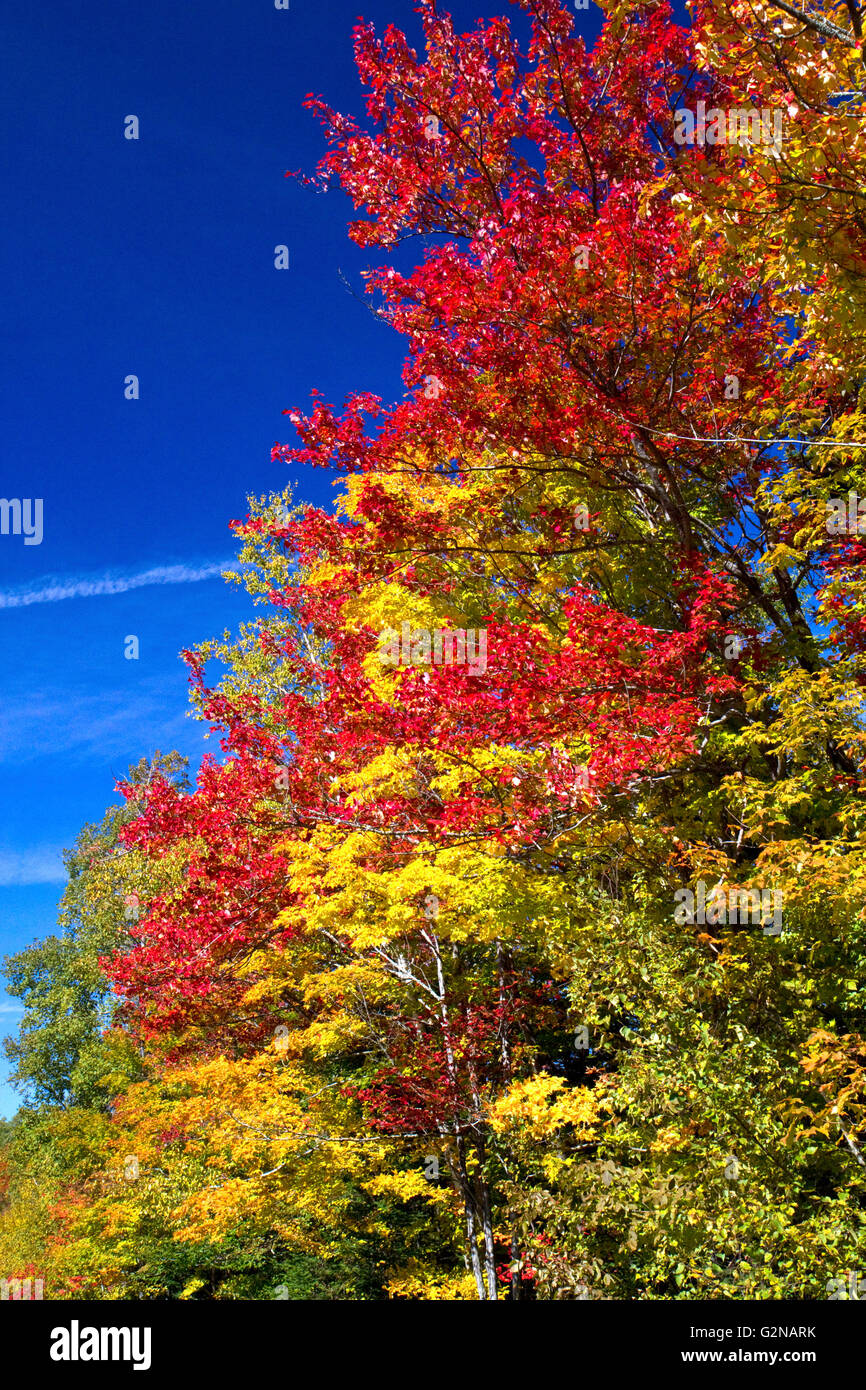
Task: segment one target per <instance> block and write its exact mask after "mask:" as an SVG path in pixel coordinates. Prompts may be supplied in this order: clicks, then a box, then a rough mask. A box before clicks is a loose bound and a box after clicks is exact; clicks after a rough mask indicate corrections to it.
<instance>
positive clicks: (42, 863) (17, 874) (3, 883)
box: [0, 846, 68, 888]
mask: <svg viewBox="0 0 866 1390" xmlns="http://www.w3.org/2000/svg"><path fill="white" fill-rule="evenodd" d="M67 877H68V875H67V873H66V869H65V868H64V865H63V850H62V849H61V848H60V847H59V846H58V848H57V849H51V848H44V847H39V848H36V849H23V850H17V851H16V850H8V849H0V887H2V888H25V887H27V886H28V885H30V884H33V883H64V882H65V881H66V878H67Z"/></svg>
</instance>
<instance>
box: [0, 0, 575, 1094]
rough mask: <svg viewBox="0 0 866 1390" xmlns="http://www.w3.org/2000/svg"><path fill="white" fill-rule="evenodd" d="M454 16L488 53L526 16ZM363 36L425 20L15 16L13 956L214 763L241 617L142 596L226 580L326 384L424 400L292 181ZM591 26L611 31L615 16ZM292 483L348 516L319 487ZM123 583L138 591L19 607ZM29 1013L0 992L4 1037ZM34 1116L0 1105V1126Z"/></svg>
mask: <svg viewBox="0 0 866 1390" xmlns="http://www.w3.org/2000/svg"><path fill="white" fill-rule="evenodd" d="M448 8H450V10H451V13H452V14H453V15H454V16H455V19H456V20H457V22H458V24H459V26H460V27H462V28H469V27H472V26H473V24H474V21H475V19H476V18H477V17H478V16H479V15H485V16H489V15H491V14H496V13H499V12H501V11H502V9H503V8H505V6H504V3H503V0H471V3H468V4H467V3H464V0H456V2H455V3H453V4H451V5H450V6H449V7H448ZM359 13H360V14H363V17H364V18H365V19H368V20H372V21H373V22H374V23H375V24H376V25H377V26H378V27H380V28H381V27H382V26H383V25H384V24H386V23H388V22H393V23H396V24H398V25H399V26H401V27H403V28H406V29H407V30H408V32H409V33H410V34H411V35H412V36H413V39H414V40H416V41H417V39H418V37H419V28H418V24H417V16H415V14H414V13H413V10H412V5H411V3H410V2H409V0H352V2H351V3H346V0H291V9H290V11H288V12H285V11H278V10H276V9H275V8H274V5H273V0H207V3H205V4H185V3H179V0H146V3H145V0H137V2H136V0H124V3H123V4H120V5H111V4H106V3H105V0H78V3H73V2H72V0H54V3H52V4H51V5H45V6H43V5H39V4H34V3H33V0H10V3H8V4H7V5H6V6H5V7H4V9H3V13H2V16H0V54H2V55H3V57H2V59H0V65H2V69H3V72H2V81H0V112H2V117H0V119H2V128H3V132H4V139H3V152H2V155H0V158H2V161H3V166H2V188H3V193H4V199H3V201H4V215H3V219H2V227H0V258H2V263H0V277H2V283H3V285H4V290H5V296H4V297H5V300H6V307H5V324H4V334H3V337H4V346H5V349H6V351H5V352H4V358H5V363H4V369H3V371H2V373H0V393H2V395H0V401H2V406H0V409H2V422H3V423H2V430H3V434H2V438H3V455H2V469H0V496H3V497H6V498H37V497H41V498H42V499H43V501H44V539H43V541H42V543H41V545H31V546H26V545H25V544H24V543H23V537H21V536H13V535H6V536H0V707H2V711H3V715H2V723H0V954H6V953H7V952H8V951H13V950H18V949H20V948H21V947H22V946H24V945H26V944H27V943H29V942H30V941H32V940H33V939H34V938H37V937H41V936H44V935H46V934H47V933H49V932H50V931H52V930H53V929H54V926H55V910H56V904H57V899H58V897H59V895H60V892H61V889H62V883H63V870H62V864H61V857H60V856H61V850H62V848H63V847H64V846H67V845H70V844H71V843H72V841H73V840H74V838H75V835H76V833H77V831H78V829H79V828H80V826H81V825H82V824H83V823H84V822H86V821H93V820H98V819H99V818H100V817H101V815H102V813H103V811H104V809H105V807H106V806H107V805H108V804H110V803H111V802H112V801H114V800H115V799H116V797H115V793H114V784H115V781H116V779H117V778H118V777H120V776H122V775H123V774H124V773H125V771H126V769H127V767H128V766H129V765H130V764H131V763H133V762H137V761H138V759H139V758H140V757H141V756H142V755H144V754H147V753H150V752H152V751H153V750H154V749H155V748H161V749H163V750H167V749H169V748H178V749H180V750H181V751H182V752H184V753H187V754H188V755H190V756H191V758H192V759H193V763H194V765H195V764H197V762H198V760H199V758H200V756H201V753H202V751H203V748H204V745H203V742H202V737H201V729H200V726H197V725H196V724H195V723H194V722H193V721H192V719H188V718H186V709H187V707H188V706H187V698H186V670H185V667H184V666H183V664H182V662H181V661H180V660H179V659H178V655H177V654H178V652H179V650H180V649H181V647H184V646H188V645H192V644H194V643H195V642H197V641H199V640H201V639H203V638H205V637H208V636H212V635H216V634H218V633H221V632H222V631H223V629H224V628H225V627H227V626H229V627H234V626H236V624H237V622H238V621H239V620H240V619H241V618H242V617H243V616H245V604H244V600H243V598H242V597H241V596H240V595H239V594H237V592H236V591H235V590H234V589H233V588H230V587H229V586H227V585H226V584H225V583H224V582H223V581H222V580H221V579H220V578H219V577H212V578H209V579H203V580H201V579H200V580H194V579H192V578H191V577H190V576H189V575H188V577H187V578H186V580H185V582H182V583H179V582H173V583H168V582H163V583H160V584H152V583H151V584H146V585H143V586H140V587H131V588H128V589H126V587H125V586H126V584H127V582H132V581H134V580H135V579H136V577H137V576H141V575H142V574H143V573H145V572H147V571H151V570H156V571H163V570H166V569H167V570H169V571H171V570H172V569H173V567H177V566H182V567H186V569H187V571H192V572H198V571H199V570H201V569H207V568H208V567H209V566H210V567H212V566H217V565H219V564H220V563H221V562H223V563H224V562H226V561H228V560H229V559H230V558H231V556H232V553H233V547H232V540H231V536H230V534H229V532H228V530H227V523H228V521H229V520H230V519H231V518H232V517H238V516H242V515H244V514H245V510H246V509H245V502H244V499H245V497H246V496H247V495H248V494H249V493H258V494H261V493H263V492H268V491H274V490H277V489H280V488H282V487H284V486H285V484H286V483H287V482H288V481H289V473H288V470H287V469H286V467H285V465H282V464H272V463H271V461H270V456H269V455H270V448H271V445H272V444H273V443H274V441H275V440H276V439H279V440H281V441H284V440H287V439H289V438H290V437H291V431H290V427H289V426H288V424H287V422H286V421H285V420H284V418H283V417H282V415H281V411H282V410H283V409H284V408H286V407H289V406H292V405H302V406H303V405H306V404H307V403H308V400H309V393H310V391H311V389H312V388H314V387H316V388H318V389H319V390H320V391H321V392H322V393H323V395H324V397H325V399H326V400H329V401H332V402H335V403H339V402H341V401H342V400H343V399H344V397H345V395H346V394H347V393H348V392H350V391H352V390H371V391H374V392H376V393H377V394H379V395H382V396H383V397H384V398H385V399H386V400H393V399H396V398H398V397H399V396H400V395H401V394H402V392H403V390H404V387H403V384H402V382H401V380H400V368H401V364H402V360H403V346H402V343H401V340H400V339H399V338H397V337H396V335H394V334H392V333H391V331H390V330H389V329H387V328H386V327H384V326H383V325H381V324H380V323H378V322H377V321H376V320H375V319H374V318H373V316H372V315H371V314H370V313H369V312H368V310H367V309H366V308H365V306H364V305H363V304H361V303H359V302H358V301H357V300H356V299H354V298H353V297H352V296H351V295H350V294H349V293H348V292H347V291H346V289H345V288H344V286H343V284H342V283H341V281H340V278H339V271H342V272H343V274H344V275H345V276H346V277H347V278H348V279H349V280H350V281H351V282H352V283H353V284H354V285H355V286H356V287H357V288H358V289H360V275H359V272H360V271H361V270H362V269H363V268H364V267H366V266H367V265H369V264H374V263H375V262H376V257H375V256H374V257H371V256H370V253H368V252H363V251H361V250H359V249H358V248H356V247H355V246H354V245H353V244H352V243H351V242H349V240H348V238H347V236H346V230H345V228H346V222H347V220H348V217H349V215H350V207H349V204H348V201H347V200H346V199H345V198H344V197H343V195H342V194H341V193H339V192H338V191H337V190H336V189H332V190H331V191H329V192H328V194H327V195H323V194H320V193H316V192H314V191H313V190H311V189H306V188H304V187H303V186H301V185H299V184H297V183H296V182H294V181H292V180H289V179H286V178H284V177H283V175H284V172H285V170H286V169H289V168H291V169H297V168H306V169H308V170H310V171H312V168H313V166H314V164H315V162H316V160H317V159H318V158H319V157H320V156H321V154H322V153H323V152H324V139H323V136H322V133H321V130H320V127H319V125H318V123H317V122H316V120H315V119H314V118H313V117H312V115H311V114H310V113H308V112H305V111H304V110H303V109H302V101H303V99H304V96H305V95H306V93H307V92H309V91H313V92H316V93H317V94H321V95H322V96H324V97H325V98H326V99H327V100H328V101H329V102H330V103H331V104H332V105H335V106H337V107H338V108H342V109H344V110H347V111H353V112H355V113H358V114H361V112H362V107H361V100H362V94H361V88H360V85H359V83H358V79H357V75H356V72H355V68H354V64H353V60H352V47H351V29H352V25H353V23H354V21H355V19H356V18H357V17H358V15H359ZM580 19H581V25H582V27H583V26H585V28H586V32H587V34H591V33H594V32H596V31H597V28H598V19H599V12H598V11H597V10H595V7H591V8H590V12H589V13H588V14H586V15H581V16H580ZM130 114H134V115H137V116H138V118H139V121H140V138H139V140H137V141H131V140H126V139H125V138H124V118H125V117H126V116H127V115H130ZM280 243H285V244H286V245H288V247H289V250H290V256H291V268H290V269H289V270H288V271H277V270H275V269H274V247H275V246H276V245H277V244H280ZM130 373H134V374H136V375H137V376H138V377H139V378H140V391H141V397H140V399H139V400H137V401H127V400H125V399H124V379H125V378H126V376H127V375H128V374H130ZM297 481H298V494H299V496H300V497H302V498H308V499H311V500H315V501H326V500H327V499H329V498H330V496H331V495H332V494H331V482H330V480H329V479H327V478H325V477H324V476H323V475H321V474H316V475H313V474H310V473H307V474H305V475H304V476H302V477H300V478H299V479H298V480H297ZM174 573H175V576H176V574H177V571H176V570H175V571H174ZM170 577H171V574H170V573H168V574H164V575H163V578H164V579H168V578H170ZM105 578H111V579H114V580H120V581H122V582H121V585H120V586H119V587H120V591H119V592H114V593H111V594H101V595H95V596H80V597H67V598H59V597H56V596H55V597H54V598H53V599H52V600H51V601H48V602H46V601H40V602H27V603H22V602H21V599H22V596H24V597H26V596H28V595H29V596H30V597H31V598H32V597H33V596H34V595H36V596H40V595H42V596H43V597H44V591H45V590H46V588H49V587H53V588H54V589H55V590H56V589H60V590H64V589H65V590H69V589H72V590H73V591H74V592H79V591H80V590H81V589H82V587H86V585H87V584H88V583H91V582H93V581H100V580H104V579H105ZM115 587H117V586H115ZM124 590H125V591H124ZM128 634H136V635H137V636H138V638H139V640H140V659H139V660H138V661H127V660H125V659H124V654H123V646H124V638H125V637H126V636H127V635H128ZM210 747H211V748H212V749H214V751H216V748H215V745H214V744H211V745H210ZM16 1008H17V1006H15V1005H14V1004H13V1002H12V1001H10V1000H9V999H8V997H6V996H5V995H3V994H2V992H0V1033H2V1032H6V1031H9V1030H10V1028H11V1027H12V1026H13V1024H14V1019H15V1016H16V1014H15V1009H16ZM4 1068H5V1062H2V1063H0V1074H2V1072H3V1069H4ZM17 1103H18V1101H17V1097H15V1095H14V1093H13V1092H12V1091H11V1090H10V1089H9V1088H8V1087H3V1086H2V1085H0V1113H3V1114H11V1113H13V1112H14V1110H15V1108H16V1106H17Z"/></svg>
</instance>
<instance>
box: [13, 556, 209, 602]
mask: <svg viewBox="0 0 866 1390" xmlns="http://www.w3.org/2000/svg"><path fill="white" fill-rule="evenodd" d="M235 563H236V561H234V560H220V561H218V562H209V563H207V562H206V563H203V564H199V565H155V566H154V567H153V568H152V569H147V570H136V571H131V572H127V573H117V572H113V573H112V572H109V573H107V574H102V575H96V574H81V575H67V576H60V577H54V576H46V578H45V579H42V580H40V581H38V582H37V583H34V584H29V585H27V586H26V587H21V588H18V589H3V590H0V608H28V607H29V606H30V605H31V604H33V603H62V602H63V600H64V599H70V598H100V597H102V596H104V595H107V594H126V593H129V591H130V589H144V588H146V587H147V586H148V585H150V584H198V583H199V582H200V581H201V580H203V579H214V578H216V576H217V575H220V574H222V573H223V571H224V570H226V569H228V568H229V567H230V566H233V565H234V564H235Z"/></svg>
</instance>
